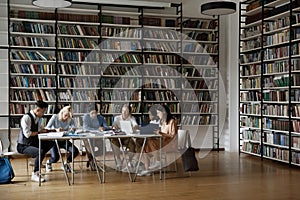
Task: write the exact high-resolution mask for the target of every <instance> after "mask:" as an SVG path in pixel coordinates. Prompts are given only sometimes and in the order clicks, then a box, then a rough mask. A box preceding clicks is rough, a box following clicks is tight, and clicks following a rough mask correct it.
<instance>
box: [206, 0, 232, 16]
mask: <svg viewBox="0 0 300 200" xmlns="http://www.w3.org/2000/svg"><path fill="white" fill-rule="evenodd" d="M235 11H236V3H235V2H230V1H214V2H208V3H204V4H202V5H201V13H202V14H204V15H212V16H218V15H229V14H232V13H235Z"/></svg>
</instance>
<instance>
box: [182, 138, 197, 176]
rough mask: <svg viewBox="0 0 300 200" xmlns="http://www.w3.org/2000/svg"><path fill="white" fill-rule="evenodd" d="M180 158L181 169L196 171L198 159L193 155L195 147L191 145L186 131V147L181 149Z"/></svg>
mask: <svg viewBox="0 0 300 200" xmlns="http://www.w3.org/2000/svg"><path fill="white" fill-rule="evenodd" d="M181 151H182V152H181V160H182V165H183V169H184V171H186V172H189V171H198V170H199V166H198V161H197V158H196V156H195V149H194V148H193V147H192V146H191V138H190V135H189V134H188V133H187V148H185V149H183V150H181Z"/></svg>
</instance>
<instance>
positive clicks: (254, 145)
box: [242, 142, 261, 155]
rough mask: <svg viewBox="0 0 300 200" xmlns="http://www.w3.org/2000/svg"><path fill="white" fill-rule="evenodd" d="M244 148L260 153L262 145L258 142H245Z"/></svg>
mask: <svg viewBox="0 0 300 200" xmlns="http://www.w3.org/2000/svg"><path fill="white" fill-rule="evenodd" d="M242 150H243V151H244V152H249V153H252V154H257V155H260V151H261V145H260V144H258V143H251V142H244V143H243V146H242Z"/></svg>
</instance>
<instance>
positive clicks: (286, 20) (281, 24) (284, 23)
mask: <svg viewBox="0 0 300 200" xmlns="http://www.w3.org/2000/svg"><path fill="white" fill-rule="evenodd" d="M294 17H295V16H294ZM292 21H293V20H292ZM290 22H291V20H290V16H283V17H280V18H277V19H275V20H270V21H266V22H265V24H264V26H263V29H264V32H265V33H267V32H271V31H276V30H278V29H281V28H285V27H288V26H289V25H290Z"/></svg>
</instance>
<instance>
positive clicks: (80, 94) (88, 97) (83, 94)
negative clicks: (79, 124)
mask: <svg viewBox="0 0 300 200" xmlns="http://www.w3.org/2000/svg"><path fill="white" fill-rule="evenodd" d="M97 92H98V91H97V90H88V91H87V90H83V91H76V90H75V91H74V90H73V91H72V99H73V101H88V102H90V101H99V98H98V94H97Z"/></svg>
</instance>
